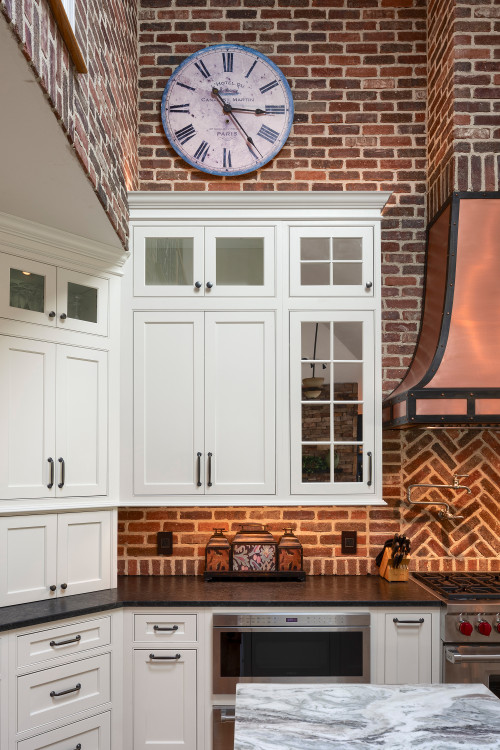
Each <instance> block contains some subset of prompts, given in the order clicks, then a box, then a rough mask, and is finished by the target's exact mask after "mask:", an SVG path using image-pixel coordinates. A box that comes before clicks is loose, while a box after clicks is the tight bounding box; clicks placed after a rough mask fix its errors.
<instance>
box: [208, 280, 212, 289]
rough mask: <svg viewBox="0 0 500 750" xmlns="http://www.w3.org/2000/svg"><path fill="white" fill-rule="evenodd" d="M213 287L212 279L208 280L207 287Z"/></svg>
mask: <svg viewBox="0 0 500 750" xmlns="http://www.w3.org/2000/svg"><path fill="white" fill-rule="evenodd" d="M212 287H213V284H212V282H211V281H207V289H211V288H212Z"/></svg>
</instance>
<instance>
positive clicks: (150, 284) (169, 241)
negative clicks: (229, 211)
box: [134, 226, 275, 298]
mask: <svg viewBox="0 0 500 750" xmlns="http://www.w3.org/2000/svg"><path fill="white" fill-rule="evenodd" d="M274 264H275V252H274V228H273V227H254V226H241V227H227V226H226V227H192V226H162V227H148V228H143V227H140V228H136V229H135V231H134V294H135V296H136V297H142V296H146V297H158V296H165V297H192V298H196V297H204V296H206V297H271V296H273V295H274V294H275V282H274V276H275V274H274Z"/></svg>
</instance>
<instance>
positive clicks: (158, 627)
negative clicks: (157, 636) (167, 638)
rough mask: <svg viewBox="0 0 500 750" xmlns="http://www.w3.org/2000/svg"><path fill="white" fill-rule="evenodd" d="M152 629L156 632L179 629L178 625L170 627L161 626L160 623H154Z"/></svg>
mask: <svg viewBox="0 0 500 750" xmlns="http://www.w3.org/2000/svg"><path fill="white" fill-rule="evenodd" d="M153 630H154V631H155V632H156V633H163V632H167V631H168V632H170V633H171V632H173V631H175V630H179V626H178V625H172V627H171V628H162V627H161V626H160V625H154V626H153Z"/></svg>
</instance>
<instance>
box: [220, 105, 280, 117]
mask: <svg viewBox="0 0 500 750" xmlns="http://www.w3.org/2000/svg"><path fill="white" fill-rule="evenodd" d="M229 106H230V107H231V112H251V113H252V114H254V115H271V117H272V116H273V114H274V112H265V111H264V110H263V109H243V107H233V106H232V105H231V104H230V105H229Z"/></svg>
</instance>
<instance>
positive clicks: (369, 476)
mask: <svg viewBox="0 0 500 750" xmlns="http://www.w3.org/2000/svg"><path fill="white" fill-rule="evenodd" d="M366 455H367V456H368V481H367V483H366V484H367V485H368V487H371V486H372V472H373V456H372V452H371V451H368V453H367V454H366Z"/></svg>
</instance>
